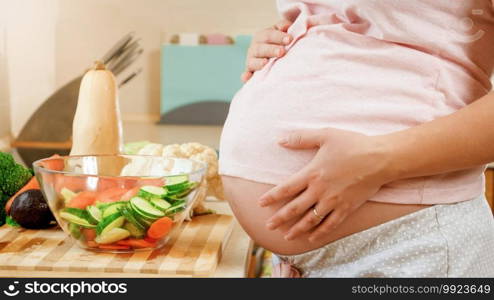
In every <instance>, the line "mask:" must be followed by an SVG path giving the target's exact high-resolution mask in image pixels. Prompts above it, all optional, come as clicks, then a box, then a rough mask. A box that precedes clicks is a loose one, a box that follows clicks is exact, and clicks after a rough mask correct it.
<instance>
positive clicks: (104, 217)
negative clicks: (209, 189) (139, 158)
mask: <svg viewBox="0 0 494 300" xmlns="http://www.w3.org/2000/svg"><path fill="white" fill-rule="evenodd" d="M164 183H165V184H164V185H163V181H162V180H161V179H159V180H157V181H156V180H155V181H154V182H152V181H151V182H150V183H148V184H147V185H143V186H137V187H134V188H132V189H123V188H118V187H117V188H116V187H112V188H109V189H105V190H103V191H100V192H92V191H82V192H79V193H75V192H73V191H72V190H71V189H69V188H68V187H63V188H61V190H60V194H61V196H62V197H63V200H64V203H65V207H64V208H62V209H60V210H59V216H60V218H62V219H63V220H65V221H67V222H68V229H69V232H70V234H71V235H72V236H73V237H74V238H75V239H77V240H79V241H80V242H82V243H83V244H84V245H85V246H87V247H89V248H96V249H107V250H127V249H137V248H155V247H156V246H157V243H158V241H160V240H162V239H163V238H165V237H167V236H168V234H169V233H170V231H171V229H172V227H173V224H174V218H176V216H177V214H179V213H180V212H182V211H183V210H185V208H186V206H187V196H188V195H189V194H190V193H191V192H192V191H193V190H194V189H195V188H196V187H197V186H198V183H197V182H193V181H190V180H189V179H188V177H187V176H186V175H180V176H174V177H169V178H167V179H166V182H164Z"/></svg>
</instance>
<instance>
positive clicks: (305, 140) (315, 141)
mask: <svg viewBox="0 0 494 300" xmlns="http://www.w3.org/2000/svg"><path fill="white" fill-rule="evenodd" d="M323 142H324V130H322V129H301V130H295V131H292V132H290V133H289V134H288V135H287V136H285V137H283V138H282V139H281V140H280V141H279V143H280V145H282V146H283V147H287V148H290V149H312V148H319V147H320V146H321V145H322V143H323Z"/></svg>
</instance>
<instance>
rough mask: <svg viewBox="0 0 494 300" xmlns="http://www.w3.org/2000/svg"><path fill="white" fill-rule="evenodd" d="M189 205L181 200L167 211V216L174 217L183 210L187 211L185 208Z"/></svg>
mask: <svg viewBox="0 0 494 300" xmlns="http://www.w3.org/2000/svg"><path fill="white" fill-rule="evenodd" d="M186 205H187V202H186V201H185V200H179V201H177V202H175V203H173V205H172V206H170V207H169V208H168V209H167V210H166V211H165V214H166V215H167V216H170V215H173V214H176V213H178V212H180V211H182V210H184V209H185V206H186Z"/></svg>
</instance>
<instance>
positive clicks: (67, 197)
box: [60, 187, 77, 204]
mask: <svg viewBox="0 0 494 300" xmlns="http://www.w3.org/2000/svg"><path fill="white" fill-rule="evenodd" d="M60 194H61V195H62V198H63V201H64V202H65V204H68V203H70V201H71V200H72V199H73V198H74V197H75V196H77V193H74V192H73V191H71V190H69V189H68V188H65V187H64V188H62V190H61V191H60Z"/></svg>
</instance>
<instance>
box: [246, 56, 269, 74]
mask: <svg viewBox="0 0 494 300" xmlns="http://www.w3.org/2000/svg"><path fill="white" fill-rule="evenodd" d="M267 63H268V59H267V58H251V59H249V60H248V61H247V71H248V72H255V71H258V70H260V69H262V68H263V67H264V66H265V65H266V64H267Z"/></svg>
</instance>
